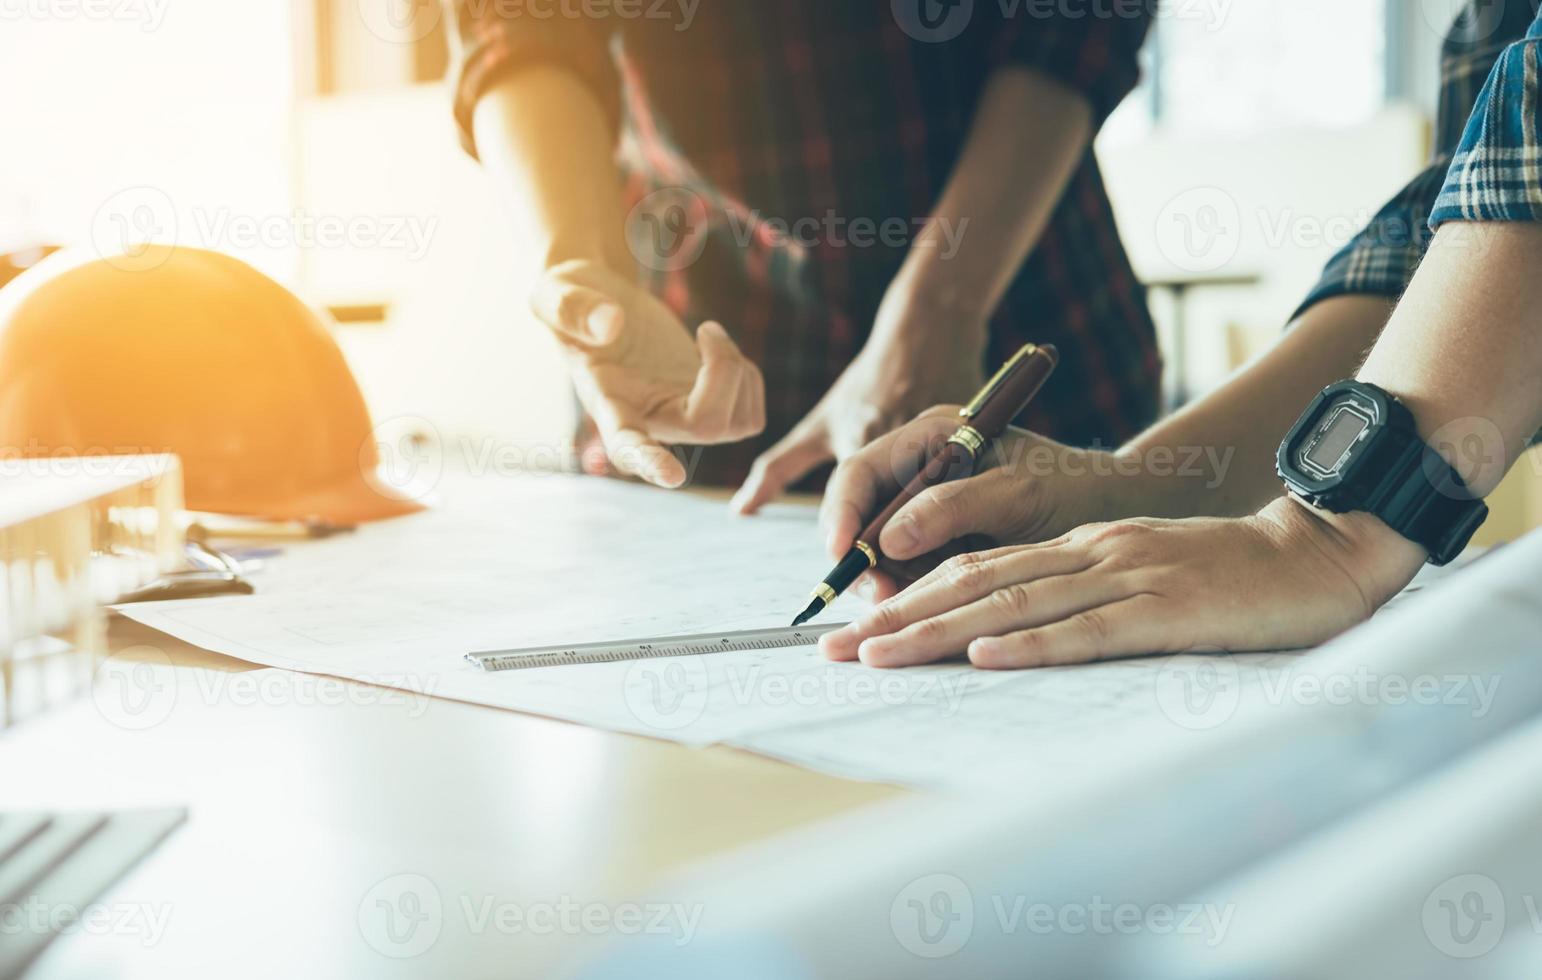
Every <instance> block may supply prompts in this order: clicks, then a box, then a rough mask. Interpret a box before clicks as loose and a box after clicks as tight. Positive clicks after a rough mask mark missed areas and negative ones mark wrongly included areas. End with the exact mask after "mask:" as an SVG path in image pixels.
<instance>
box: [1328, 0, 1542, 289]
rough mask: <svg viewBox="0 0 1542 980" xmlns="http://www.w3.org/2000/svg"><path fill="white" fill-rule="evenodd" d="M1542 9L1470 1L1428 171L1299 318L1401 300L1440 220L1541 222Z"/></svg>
mask: <svg viewBox="0 0 1542 980" xmlns="http://www.w3.org/2000/svg"><path fill="white" fill-rule="evenodd" d="M1537 5H1538V0H1497V2H1496V0H1472V2H1471V3H1469V4H1468V5H1467V6H1466V7H1465V8H1464V9H1463V10H1462V12H1461V14H1460V16H1458V17H1457V19H1456V22H1455V23H1454V24H1453V25H1452V27H1451V30H1450V32H1449V33H1448V34H1447V36H1446V41H1445V47H1444V49H1443V52H1442V56H1441V72H1440V78H1441V89H1440V108H1439V111H1438V113H1437V114H1436V119H1435V134H1434V137H1435V139H1434V142H1435V150H1434V155H1433V157H1432V158H1431V160H1430V163H1429V166H1428V167H1426V168H1425V169H1424V171H1423V172H1422V173H1420V174H1419V176H1417V177H1415V178H1414V179H1413V180H1412V181H1411V182H1410V183H1409V184H1408V186H1407V187H1405V188H1403V190H1402V191H1400V192H1399V193H1398V195H1397V196H1396V197H1394V198H1393V199H1392V200H1391V201H1390V202H1389V203H1388V204H1387V205H1386V206H1385V207H1383V208H1382V209H1381V211H1379V212H1378V213H1377V214H1376V216H1375V217H1374V218H1372V219H1371V223H1370V224H1369V225H1368V226H1367V227H1366V229H1365V230H1364V231H1363V232H1361V233H1360V235H1359V236H1358V237H1356V238H1355V240H1354V241H1352V242H1350V243H1349V245H1348V246H1346V247H1345V248H1344V249H1343V251H1341V252H1339V253H1338V254H1337V255H1336V256H1334V257H1333V258H1332V259H1331V260H1330V261H1329V263H1328V266H1327V268H1326V269H1325V270H1324V271H1323V276H1322V279H1321V280H1320V281H1319V282H1318V284H1317V286H1316V287H1315V288H1314V289H1313V290H1312V293H1311V295H1310V296H1309V297H1308V298H1307V300H1306V302H1305V303H1304V304H1302V306H1301V309H1300V310H1298V311H1297V315H1298V316H1299V315H1300V313H1301V312H1304V311H1305V310H1306V309H1307V308H1308V307H1310V306H1312V305H1314V304H1316V303H1319V302H1321V301H1322V300H1324V299H1327V298H1328V297H1330V296H1340V295H1345V294H1350V293H1371V294H1374V295H1379V296H1389V297H1396V296H1400V295H1402V293H1403V290H1404V289H1406V288H1407V287H1408V283H1409V282H1410V281H1411V280H1412V279H1413V275H1414V272H1415V270H1417V269H1418V267H1419V262H1420V260H1421V259H1423V257H1424V253H1425V250H1426V249H1428V248H1429V244H1430V241H1431V240H1432V239H1433V238H1434V230H1435V229H1436V228H1438V227H1439V226H1440V225H1441V224H1442V223H1443V222H1446V221H1451V220H1463V219H1465V220H1483V221H1493V220H1511V221H1520V220H1524V221H1535V220H1542V177H1539V173H1538V155H1539V153H1542V142H1539V140H1538V136H1537V111H1538V110H1537V102H1536V99H1537V90H1536V84H1537V83H1536V78H1537V44H1538V39H1539V38H1542V26H1539V22H1538V15H1537ZM1523 38H1526V39H1527V40H1524V41H1523V40H1522V39H1523ZM1480 90H1481V92H1480ZM1474 106H1476V107H1477V108H1476V110H1474Z"/></svg>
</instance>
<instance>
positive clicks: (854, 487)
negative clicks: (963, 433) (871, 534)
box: [819, 409, 958, 558]
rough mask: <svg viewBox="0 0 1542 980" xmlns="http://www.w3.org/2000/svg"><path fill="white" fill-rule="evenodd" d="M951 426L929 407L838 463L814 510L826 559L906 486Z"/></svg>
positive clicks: (948, 414) (951, 419)
mask: <svg viewBox="0 0 1542 980" xmlns="http://www.w3.org/2000/svg"><path fill="white" fill-rule="evenodd" d="M957 428H958V416H957V414H956V413H955V412H954V411H952V410H947V409H941V410H939V409H934V410H932V411H931V412H928V413H926V414H924V415H922V416H921V417H920V418H918V419H916V420H915V421H914V422H911V423H910V424H908V425H905V426H903V427H901V428H899V429H896V430H895V431H893V432H890V433H888V434H887V435H884V436H881V437H879V438H878V439H875V440H874V441H873V442H872V443H870V444H869V445H867V446H866V447H864V448H863V449H862V450H860V451H859V452H857V453H856V454H854V455H852V456H850V457H848V458H847V459H845V460H844V461H842V463H841V465H840V466H838V467H837V468H836V470H835V475H834V476H832V477H831V478H830V483H829V485H828V486H826V487H825V496H824V500H823V502H822V503H821V504H820V508H819V526H820V528H821V529H822V530H823V531H824V533H825V539H826V546H827V548H828V550H829V551H830V554H831V557H834V558H839V557H840V556H841V555H843V554H845V553H846V550H847V549H848V548H850V547H851V543H852V542H853V541H855V540H856V538H857V534H858V533H859V532H860V531H861V530H862V526H863V524H864V523H866V521H867V520H868V519H869V518H870V517H872V516H873V514H874V513H875V512H876V511H877V509H878V501H879V500H880V499H887V498H888V497H890V496H892V495H893V494H894V493H896V492H897V491H898V490H899V489H900V488H901V486H903V485H904V484H905V483H907V482H909V480H910V479H911V478H912V477H913V476H915V474H916V473H917V472H918V471H919V470H920V468H921V467H922V466H923V465H924V464H925V462H926V458H927V455H928V453H929V452H930V450H931V449H932V448H933V446H934V444H935V443H936V442H937V440H939V439H946V438H947V437H948V436H950V435H952V434H953V432H954V430H956V429H957Z"/></svg>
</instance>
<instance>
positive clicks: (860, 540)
mask: <svg viewBox="0 0 1542 980" xmlns="http://www.w3.org/2000/svg"><path fill="white" fill-rule="evenodd" d="M1059 363H1060V353H1059V352H1058V351H1057V350H1055V348H1054V346H1053V345H1051V344H1042V345H1041V344H1028V345H1027V346H1025V347H1024V348H1023V349H1022V350H1020V351H1018V352H1017V353H1016V354H1014V355H1013V356H1012V359H1011V360H1009V361H1007V363H1006V364H1004V365H1002V367H1001V370H1000V371H997V372H996V375H995V377H993V378H991V379H990V380H989V381H987V382H986V383H985V387H984V388H981V389H980V392H979V394H977V395H975V396H974V399H973V400H972V401H970V403H969V404H968V405H965V406H964V407H963V408H961V409H959V413H958V414H959V418H960V422H959V426H958V431H957V432H955V433H953V435H952V437H951V438H949V439H948V441H947V442H946V443H944V444H943V445H942V446H940V447H938V448H937V449H936V450H935V451H934V452H932V453H931V455H930V456H929V457H928V458H927V460H926V465H924V466H922V467H921V469H920V471H919V472H918V473H916V475H915V477H914V478H912V479H911V480H910V482H909V483H907V484H905V487H904V489H902V490H901V491H900V492H899V495H898V496H896V497H895V498H894V499H893V500H892V501H890V502H889V505H888V506H887V507H885V508H883V510H882V511H880V512H879V514H878V516H877V517H875V518H873V519H872V521H870V522H869V523H868V525H867V527H865V528H863V529H862V533H861V534H859V535H857V540H856V542H855V543H854V544H853V545H852V546H851V550H850V551H848V552H846V557H844V558H842V559H841V560H840V563H839V564H837V565H836V566H835V568H834V570H833V571H831V572H830V574H829V575H826V576H825V579H824V581H823V582H820V583H819V585H818V586H816V587H815V588H814V593H813V599H812V601H810V602H809V604H808V608H806V609H804V610H803V611H802V612H801V613H799V614H798V618H797V619H794V620H793V621H792V625H794V626H802V625H803V624H804V623H806V622H808V621H809V620H811V619H813V618H814V617H815V616H817V615H819V614H820V613H821V612H823V611H824V610H825V607H826V606H828V605H830V603H832V602H834V601H835V598H836V596H838V595H840V594H841V593H842V592H845V591H846V590H847V589H849V588H850V587H851V584H852V583H853V582H855V581H856V580H857V579H859V578H861V577H862V575H863V573H864V572H866V571H867V570H868V569H870V568H875V567H877V565H878V561H879V559H880V558H882V557H883V555H882V553H881V552H880V551H879V550H878V538H879V536H880V535H881V534H882V533H883V529H884V527H885V526H886V525H887V524H888V523H889V521H890V520H892V519H893V517H894V515H895V514H898V513H899V512H900V509H901V508H903V507H904V506H905V505H906V504H908V503H910V501H912V500H914V499H915V498H916V496H917V495H919V494H920V493H921V492H922V491H924V490H926V489H927V488H929V487H935V486H937V485H938V484H942V483H950V482H952V481H954V480H962V479H964V478H965V477H969V476H973V475H974V472H975V468H976V467H977V466H978V465H979V462H980V457H981V455H983V454H984V452H985V448H986V447H987V446H989V445H990V444H991V443H992V442H994V441H995V440H996V438H997V437H998V436H1000V435H1001V434H1002V433H1003V432H1005V431H1006V429H1007V426H1008V425H1010V424H1011V423H1012V420H1013V419H1015V418H1017V416H1018V415H1019V414H1020V413H1021V412H1022V410H1023V409H1025V408H1027V407H1028V403H1029V402H1030V401H1032V400H1033V396H1034V395H1036V394H1038V393H1039V389H1040V388H1042V387H1044V382H1046V381H1048V380H1049V376H1050V375H1051V374H1053V373H1054V371H1055V368H1056V366H1057V365H1059Z"/></svg>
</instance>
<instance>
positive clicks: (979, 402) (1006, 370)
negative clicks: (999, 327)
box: [958, 344, 1039, 419]
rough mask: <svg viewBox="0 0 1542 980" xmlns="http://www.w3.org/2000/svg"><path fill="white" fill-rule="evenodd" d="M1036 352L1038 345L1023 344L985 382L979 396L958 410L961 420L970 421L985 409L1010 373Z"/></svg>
mask: <svg viewBox="0 0 1542 980" xmlns="http://www.w3.org/2000/svg"><path fill="white" fill-rule="evenodd" d="M1038 352H1039V345H1038V344H1024V345H1023V349H1022V350H1020V351H1018V352H1017V353H1016V354H1013V355H1012V356H1011V357H1010V358H1008V359H1007V362H1006V363H1005V364H1003V365H1001V370H999V371H997V372H996V373H995V375H993V376H992V377H991V379H990V380H989V381H987V382H985V387H984V388H981V389H980V391H979V394H977V395H975V396H974V398H972V399H970V401H969V404H968V405H965V406H964V407H963V408H961V409H959V410H958V414H959V416H960V417H961V418H966V419H972V418H974V417H975V416H976V415H978V414H980V410H981V409H982V408H984V407H985V403H986V401H988V400H989V399H990V397H991V396H992V395H994V394H995V393H996V389H997V388H1000V387H1001V386H1002V385H1003V384H1005V383H1006V380H1007V375H1009V374H1011V373H1012V371H1013V370H1014V369H1015V368H1016V367H1017V366H1018V365H1019V364H1021V363H1022V362H1023V361H1025V360H1027V359H1028V358H1030V357H1032V356H1033V355H1035V354H1037V353H1038Z"/></svg>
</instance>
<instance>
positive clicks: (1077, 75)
mask: <svg viewBox="0 0 1542 980" xmlns="http://www.w3.org/2000/svg"><path fill="white" fill-rule="evenodd" d="M1156 6H1157V0H1114V2H1112V3H1109V4H1107V5H1097V4H1089V5H1086V6H1085V7H1082V6H1078V5H1075V4H1071V5H1067V4H1062V3H1045V2H1042V0H1021V2H1020V3H1019V4H1018V5H1017V6H1016V8H1015V9H1012V10H1010V11H1009V10H1008V9H1007V5H1005V4H998V3H983V4H979V5H977V8H976V9H981V10H985V11H989V15H988V16H989V17H990V18H994V19H995V20H994V22H992V23H990V24H989V26H990V28H991V29H992V30H991V41H990V43H989V46H988V48H987V51H988V57H989V58H990V60H991V62H992V64H995V65H1017V66H1020V67H1023V68H1031V69H1033V70H1035V71H1038V72H1042V73H1043V74H1045V75H1048V76H1049V77H1051V78H1054V79H1056V80H1057V81H1059V82H1061V83H1062V84H1064V85H1066V86H1067V87H1069V88H1071V89H1074V90H1075V91H1077V92H1080V93H1081V94H1082V95H1084V96H1085V97H1086V98H1087V99H1088V101H1089V102H1091V103H1092V114H1093V120H1094V122H1095V123H1098V124H1101V123H1102V121H1103V120H1104V119H1106V118H1107V117H1108V114H1109V113H1111V112H1113V111H1114V109H1115V108H1116V107H1117V106H1118V105H1119V103H1120V102H1122V101H1123V100H1124V97H1125V96H1126V95H1129V94H1130V92H1131V91H1132V90H1134V88H1135V86H1136V85H1137V84H1138V83H1139V82H1140V49H1141V45H1143V44H1144V43H1145V41H1146V33H1147V32H1148V31H1149V30H1150V29H1151V22H1152V19H1153V18H1154V16H1155V14H1156Z"/></svg>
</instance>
